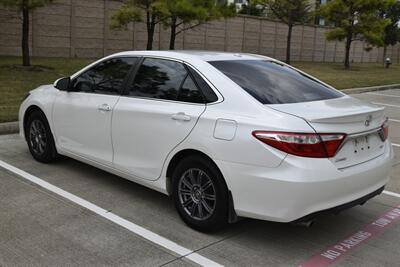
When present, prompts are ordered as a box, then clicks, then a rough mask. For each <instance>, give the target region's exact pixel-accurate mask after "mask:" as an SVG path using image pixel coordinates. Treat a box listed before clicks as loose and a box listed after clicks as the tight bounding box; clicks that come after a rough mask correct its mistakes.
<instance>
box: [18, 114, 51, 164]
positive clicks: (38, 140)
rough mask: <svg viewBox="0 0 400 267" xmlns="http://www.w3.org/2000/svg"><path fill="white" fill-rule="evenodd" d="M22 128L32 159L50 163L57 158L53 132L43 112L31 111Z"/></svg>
mask: <svg viewBox="0 0 400 267" xmlns="http://www.w3.org/2000/svg"><path fill="white" fill-rule="evenodd" d="M24 130H25V135H26V141H27V143H28V147H29V151H30V152H31V154H32V156H33V158H34V159H36V160H37V161H39V162H43V163H50V162H53V161H54V160H56V159H57V158H58V153H57V150H56V146H55V143H54V138H53V134H52V133H51V130H50V126H49V123H48V121H47V119H46V116H45V115H44V114H43V112H41V111H39V110H36V111H33V112H32V113H31V114H30V115H29V117H28V119H27V121H26V125H25V129H24Z"/></svg>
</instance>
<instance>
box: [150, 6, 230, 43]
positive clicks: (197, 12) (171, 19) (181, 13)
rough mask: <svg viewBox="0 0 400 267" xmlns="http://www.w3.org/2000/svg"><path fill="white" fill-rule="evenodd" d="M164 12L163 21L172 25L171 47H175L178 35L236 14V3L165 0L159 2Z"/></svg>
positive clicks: (167, 24)
mask: <svg viewBox="0 0 400 267" xmlns="http://www.w3.org/2000/svg"><path fill="white" fill-rule="evenodd" d="M157 8H158V10H159V11H160V12H161V13H162V14H163V17H164V20H163V23H164V25H165V26H169V27H170V42H169V49H171V50H173V49H175V40H176V36H177V35H179V34H181V33H183V32H184V31H187V30H190V29H193V28H195V27H197V26H199V25H202V24H204V23H206V22H208V21H211V20H215V19H219V18H222V17H225V18H226V17H231V16H234V15H235V14H236V8H235V6H234V5H229V6H228V5H226V4H219V3H216V1H215V0H165V1H163V2H158V3H157Z"/></svg>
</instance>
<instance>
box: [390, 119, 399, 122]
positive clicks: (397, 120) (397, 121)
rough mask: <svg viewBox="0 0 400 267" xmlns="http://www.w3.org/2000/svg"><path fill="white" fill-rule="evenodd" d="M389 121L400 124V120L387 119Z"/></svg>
mask: <svg viewBox="0 0 400 267" xmlns="http://www.w3.org/2000/svg"><path fill="white" fill-rule="evenodd" d="M389 121H393V122H400V120H395V119H389Z"/></svg>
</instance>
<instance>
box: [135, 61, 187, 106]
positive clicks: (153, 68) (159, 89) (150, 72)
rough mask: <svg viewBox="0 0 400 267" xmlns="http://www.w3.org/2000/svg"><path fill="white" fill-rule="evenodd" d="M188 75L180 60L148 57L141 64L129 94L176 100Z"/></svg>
mask: <svg viewBox="0 0 400 267" xmlns="http://www.w3.org/2000/svg"><path fill="white" fill-rule="evenodd" d="M186 75H187V71H186V69H185V67H184V66H183V65H182V64H181V63H178V62H175V61H170V60H164V59H154V58H146V59H145V60H144V61H143V63H142V65H141V66H140V68H139V70H138V72H137V74H136V76H135V80H134V83H133V85H132V86H130V88H129V91H128V94H129V95H131V96H140V97H150V98H158V99H167V100H176V99H177V97H178V91H179V88H180V87H181V85H182V83H183V80H184V79H185V77H186Z"/></svg>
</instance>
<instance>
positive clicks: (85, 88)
mask: <svg viewBox="0 0 400 267" xmlns="http://www.w3.org/2000/svg"><path fill="white" fill-rule="evenodd" d="M136 61H137V59H136V58H128V57H127V58H113V59H110V60H106V61H103V62H101V63H99V64H97V65H95V66H94V67H92V68H91V69H89V70H87V71H85V72H84V73H82V74H81V75H79V76H78V77H77V78H75V79H74V80H73V82H72V90H73V91H74V92H86V93H99V94H119V93H120V90H121V86H122V83H123V82H124V80H125V77H126V76H127V74H128V73H129V70H130V69H131V68H132V66H133V65H134V64H135V63H136Z"/></svg>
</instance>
